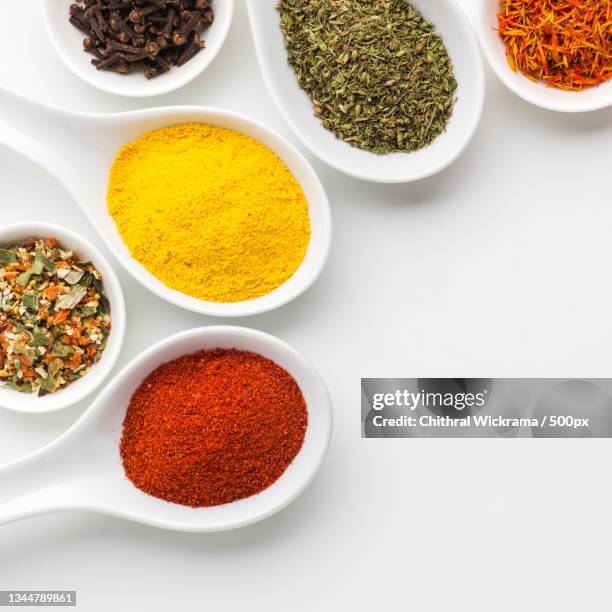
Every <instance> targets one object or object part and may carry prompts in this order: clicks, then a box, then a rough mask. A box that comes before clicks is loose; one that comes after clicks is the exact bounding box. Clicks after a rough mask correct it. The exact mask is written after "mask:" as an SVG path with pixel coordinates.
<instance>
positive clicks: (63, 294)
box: [0, 238, 111, 395]
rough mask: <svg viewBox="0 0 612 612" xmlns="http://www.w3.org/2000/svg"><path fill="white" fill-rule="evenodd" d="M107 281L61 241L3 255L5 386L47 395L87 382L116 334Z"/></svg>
mask: <svg viewBox="0 0 612 612" xmlns="http://www.w3.org/2000/svg"><path fill="white" fill-rule="evenodd" d="M101 281H102V275H101V274H100V272H98V271H97V270H96V269H95V268H94V267H93V264H92V263H91V262H87V261H79V260H78V259H77V258H76V256H75V255H74V253H73V252H72V251H69V250H64V249H62V248H60V246H59V245H58V242H57V240H55V239H54V238H47V239H44V240H30V241H28V242H26V243H25V244H22V245H16V246H11V247H8V248H4V249H0V292H1V293H0V381H2V382H3V383H4V386H6V387H10V388H11V389H15V390H16V391H23V392H26V393H38V395H45V394H47V393H52V392H53V391H57V390H58V389H61V388H62V387H65V386H66V385H69V384H70V383H71V382H73V381H75V380H77V379H79V378H80V377H81V376H84V375H85V374H86V373H87V372H88V370H89V369H90V368H91V367H92V365H93V364H95V363H96V362H97V361H98V359H99V358H100V356H101V354H102V351H103V350H104V348H105V346H106V342H107V340H108V335H109V333H110V328H111V322H110V314H109V311H110V309H109V304H108V300H107V299H106V298H105V297H104V293H103V291H102V284H101Z"/></svg>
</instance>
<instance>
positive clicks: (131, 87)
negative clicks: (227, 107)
mask: <svg viewBox="0 0 612 612" xmlns="http://www.w3.org/2000/svg"><path fill="white" fill-rule="evenodd" d="M43 2H44V12H43V15H44V18H45V20H46V26H47V32H48V33H49V40H50V42H51V44H52V45H53V46H54V47H55V51H56V52H57V54H58V55H59V57H60V58H61V59H62V61H63V62H64V63H65V64H66V66H67V67H68V68H69V69H70V70H72V71H73V73H74V74H75V76H77V77H78V78H81V79H83V81H84V82H86V83H89V85H93V86H94V87H97V88H98V89H101V90H102V91H105V92H108V93H111V94H117V95H119V96H129V97H133V98H143V97H145V98H146V97H148V96H158V95H161V94H167V93H170V92H171V91H175V90H176V89H178V88H179V87H183V86H184V85H186V84H187V83H190V82H191V81H193V79H195V78H196V77H197V76H199V75H200V74H202V72H203V71H204V70H206V68H208V66H209V65H210V64H211V63H212V62H213V61H214V59H215V57H216V56H217V54H218V53H219V51H220V50H221V47H222V46H223V43H224V42H225V39H226V37H227V33H228V31H229V27H230V25H231V22H232V14H233V12H234V0H225V2H223V3H220V4H219V5H218V6H217V7H216V10H215V19H214V21H213V23H212V24H211V25H210V26H209V27H208V28H207V29H206V31H205V32H204V36H203V38H204V40H205V41H206V47H205V48H204V49H202V50H201V51H200V52H199V53H197V54H196V56H195V57H193V58H192V59H191V60H190V61H189V62H187V63H186V64H184V65H183V66H181V69H180V70H178V69H177V68H173V69H172V70H170V71H169V72H168V73H167V74H166V75H165V77H167V78H163V79H151V80H150V81H147V79H146V78H145V76H144V73H143V72H142V70H141V71H139V72H138V71H134V72H132V73H131V74H129V75H121V77H123V78H121V77H120V78H117V76H118V75H117V74H115V73H114V72H113V71H112V70H111V71H109V70H95V69H94V68H93V66H92V65H91V60H92V59H94V56H93V55H92V54H91V53H83V51H82V49H83V38H85V34H84V33H83V32H81V30H79V29H78V28H75V27H74V26H73V25H72V24H71V23H70V21H68V19H66V17H65V15H64V14H63V11H58V10H57V8H58V2H57V0H43Z"/></svg>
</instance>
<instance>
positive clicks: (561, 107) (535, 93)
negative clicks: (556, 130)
mask: <svg viewBox="0 0 612 612" xmlns="http://www.w3.org/2000/svg"><path fill="white" fill-rule="evenodd" d="M477 11H478V12H477V24H476V27H477V30H478V37H479V39H480V44H481V45H482V49H483V51H484V54H485V55H486V57H487V60H488V62H489V64H490V65H491V68H492V69H493V71H494V72H495V74H497V76H498V77H499V79H500V80H501V82H502V83H504V85H506V87H508V88H509V89H510V90H511V91H513V92H514V93H515V94H516V95H517V96H520V97H521V98H523V100H527V102H530V103H531V104H535V105H536V106H540V107H541V108H545V109H548V110H553V111H559V112H566V113H580V112H587V111H594V110H598V109H601V108H606V107H608V106H612V81H607V82H606V83H602V84H601V85H599V86H598V87H591V88H589V89H585V90H584V91H580V92H576V91H563V90H562V89H557V88H556V87H547V86H546V85H544V83H536V82H534V81H532V80H530V79H528V78H527V77H526V76H523V75H522V74H521V73H520V72H514V70H512V69H511V68H510V65H509V64H508V60H507V59H506V48H505V45H504V42H503V41H502V39H501V38H500V37H499V34H498V33H497V30H496V28H497V26H498V19H497V13H498V11H499V1H498V0H479V2H478V9H477Z"/></svg>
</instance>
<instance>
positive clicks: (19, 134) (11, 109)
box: [0, 88, 332, 317]
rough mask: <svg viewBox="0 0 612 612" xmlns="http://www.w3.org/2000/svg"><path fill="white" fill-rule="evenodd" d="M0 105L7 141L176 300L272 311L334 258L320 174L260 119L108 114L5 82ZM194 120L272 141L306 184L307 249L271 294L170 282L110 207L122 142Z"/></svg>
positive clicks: (135, 269) (196, 307)
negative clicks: (42, 99) (212, 292)
mask: <svg viewBox="0 0 612 612" xmlns="http://www.w3.org/2000/svg"><path fill="white" fill-rule="evenodd" d="M0 107H1V108H2V113H1V114H0V142H2V143H4V144H6V145H7V146H9V147H11V148H13V149H14V150H16V151H17V152H19V153H21V154H22V155H24V156H25V157H27V158H29V159H31V160H32V161H33V162H34V163H36V164H38V165H39V166H40V167H41V168H43V169H45V170H47V171H48V172H49V173H50V174H51V175H53V176H55V177H56V178H57V180H58V181H59V182H60V183H61V184H62V185H63V186H64V187H65V188H66V190H67V191H68V192H69V193H70V194H71V195H72V197H73V198H74V200H75V202H76V203H77V204H78V205H79V206H80V208H81V210H82V211H83V213H84V214H85V215H86V216H87V217H88V219H89V220H90V221H91V223H92V224H93V226H94V227H95V228H96V230H97V231H98V233H99V234H100V236H101V237H102V239H103V240H104V241H105V243H106V244H108V245H109V248H111V249H112V251H113V253H114V255H115V256H116V257H117V259H118V260H119V262H120V263H121V264H122V265H123V266H124V267H125V269H126V270H127V271H128V272H129V273H130V274H132V275H133V277H134V278H135V279H136V280H137V281H138V282H140V283H141V284H142V285H143V286H145V287H146V288H147V289H149V290H150V291H152V292H153V293H155V294H156V295H158V296H159V297H160V298H162V299H164V300H167V301H168V302H171V303H172V304H175V305H176V306H179V307H181V308H185V309H187V310H191V311H193V312H198V313H201V314H207V315H212V316H219V317H240V316H248V315H253V314H258V313H261V312H266V311H268V310H272V309H274V308H278V307H279V306H282V305H283V304H286V303H287V302H289V301H291V300H293V299H294V298H296V297H297V296H298V295H300V294H301V293H302V292H303V291H305V290H306V289H307V288H308V287H310V285H311V284H312V283H313V282H314V281H315V280H316V279H317V277H318V276H319V274H320V273H321V271H322V269H323V267H324V265H325V262H326V261H327V256H328V253H329V247H330V242H331V235H332V219H331V213H330V209H329V202H328V200H327V196H326V194H325V190H324V189H323V185H322V184H321V181H320V180H319V178H318V177H317V175H316V173H315V171H314V169H313V168H312V166H311V165H310V164H309V163H308V161H307V160H306V159H305V158H304V156H303V155H302V154H301V153H300V152H299V151H298V150H297V149H296V148H295V147H294V146H293V145H292V144H291V143H289V142H288V141H287V140H286V139H285V138H283V137H282V136H280V135H279V134H277V133H276V132H274V131H272V130H271V129H270V128H268V127H266V126H265V125H263V124H262V123H260V122H259V121H256V120H255V119H251V118H249V117H245V116H244V115H240V114H238V113H233V112H230V111H226V110H221V109H216V108H208V107H203V106H171V107H156V108H147V109H143V110H139V111H132V112H127V113H115V114H106V115H104V114H91V113H76V112H71V111H65V110H62V109H58V108H53V107H50V106H46V105H43V104H40V103H38V102H34V101H32V100H28V99H27V98H23V97H21V96H17V95H16V94H12V93H10V92H8V91H3V90H2V89H1V88H0ZM189 122H200V123H208V124H211V125H216V126H219V127H223V128H228V129H231V130H237V131H239V132H242V133H243V134H247V135H248V136H251V137H252V138H254V139H255V140H258V141H259V142H261V143H263V144H265V145H266V146H268V147H270V149H272V150H273V151H274V152H275V153H276V154H277V155H278V156H279V157H280V159H282V160H283V162H284V163H285V164H286V165H287V167H288V168H289V170H291V172H292V174H293V176H294V177H295V178H296V180H297V181H298V182H299V184H300V185H301V187H302V189H303V191H304V194H305V196H306V199H307V201H308V211H309V214H310V228H311V235H310V242H309V244H308V250H307V252H306V255H305V257H304V259H303V261H302V263H301V264H300V266H299V268H298V269H297V270H296V271H295V273H294V274H293V276H291V278H289V279H288V280H287V281H286V282H285V283H283V284H282V285H280V286H279V287H277V288H276V289H274V290H273V291H272V292H270V293H268V294H267V295H263V296H261V297H258V298H255V299H252V300H245V301H242V302H209V301H205V300H199V299H197V298H195V297H192V296H189V295H186V294H184V293H181V292H179V291H176V290H174V289H170V288H169V287H167V286H166V285H164V284H163V283H162V282H161V281H160V280H159V279H158V278H156V277H155V276H154V275H153V274H151V272H149V271H148V270H147V269H146V268H145V267H144V266H143V265H142V264H140V263H139V262H138V261H136V260H135V259H134V258H133V257H132V256H131V254H130V251H129V249H128V247H127V246H126V244H125V243H124V242H123V239H122V238H121V235H120V234H119V232H118V231H117V226H116V224H115V222H114V220H113V218H112V217H111V216H110V214H109V213H108V209H107V206H106V191H107V186H108V178H109V172H110V168H111V166H112V163H113V160H114V159H115V156H116V155H117V153H118V151H119V149H120V148H121V147H122V146H123V145H124V144H126V143H128V142H129V141H131V140H133V139H135V138H138V137H139V136H141V135H142V134H143V133H144V132H146V131H148V130H156V129H159V128H162V127H167V126H171V125H177V124H181V123H189Z"/></svg>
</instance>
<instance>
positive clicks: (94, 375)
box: [0, 223, 125, 413]
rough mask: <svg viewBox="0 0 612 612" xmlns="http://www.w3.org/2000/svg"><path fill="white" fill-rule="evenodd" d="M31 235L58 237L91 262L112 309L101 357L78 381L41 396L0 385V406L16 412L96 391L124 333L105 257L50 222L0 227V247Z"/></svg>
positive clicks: (55, 406) (62, 404)
mask: <svg viewBox="0 0 612 612" xmlns="http://www.w3.org/2000/svg"><path fill="white" fill-rule="evenodd" d="M30 238H57V239H58V240H59V242H60V244H61V245H62V246H63V247H65V248H69V249H71V250H73V251H74V252H75V253H76V255H77V256H78V257H79V259H81V260H82V261H91V262H92V263H93V264H94V266H95V268H96V269H97V270H99V271H100V272H101V273H102V277H103V278H102V282H103V287H104V293H105V295H106V297H107V298H108V301H109V303H110V310H111V324H112V329H111V332H110V335H109V337H108V344H107V345H106V348H105V349H104V351H103V353H102V356H101V357H100V360H99V361H98V362H97V363H96V364H95V365H94V366H93V367H92V368H91V370H89V372H87V374H85V376H83V378H80V379H79V380H75V381H74V382H73V383H71V384H70V385H68V386H66V387H64V388H63V389H60V390H59V391H56V392H55V393H49V394H48V395H45V396H43V397H38V396H37V395H36V394H28V393H20V392H18V391H14V390H12V389H7V388H5V387H2V386H0V406H2V407H3V408H8V409H10V410H15V411H18V412H28V413H39V412H51V411H53V410H59V409H61V408H66V407H67V406H71V405H72V404H75V403H76V402H78V401H80V400H82V399H83V398H85V397H87V396H88V395H89V394H90V393H92V392H93V391H95V390H96V389H97V388H98V387H99V386H100V385H101V384H102V383H103V382H104V380H105V379H106V377H107V376H108V375H109V374H110V372H111V370H112V369H113V367H114V365H115V363H116V362H117V358H118V357H119V353H120V352H121V347H122V346H123V337H124V335H125V303H124V299H123V292H122V290H121V285H120V284H119V280H118V279H117V276H116V275H115V272H114V270H113V269H112V267H111V265H110V264H109V263H108V260H107V259H106V258H105V257H104V256H103V255H102V253H100V251H98V249H96V248H95V247H93V246H92V245H91V244H89V243H88V242H87V241H85V240H83V238H81V237H80V236H77V234H74V233H73V232H71V231H69V230H67V229H65V228H63V227H59V226H58V225H51V224H49V223H19V224H15V225H7V226H5V227H0V247H5V246H10V245H14V244H20V243H22V242H25V241H26V240H28V239H30Z"/></svg>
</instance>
